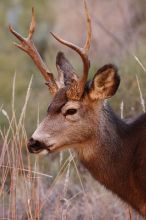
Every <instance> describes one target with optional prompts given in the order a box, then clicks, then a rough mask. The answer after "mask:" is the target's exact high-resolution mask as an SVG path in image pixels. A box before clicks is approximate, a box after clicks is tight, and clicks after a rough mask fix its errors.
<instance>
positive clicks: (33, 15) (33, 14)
mask: <svg viewBox="0 0 146 220" xmlns="http://www.w3.org/2000/svg"><path fill="white" fill-rule="evenodd" d="M35 27H36V20H35V13H34V7H32V17H31V23H30V27H29V33H28V38H29V39H30V40H31V39H32V36H33V33H34V32H35Z"/></svg>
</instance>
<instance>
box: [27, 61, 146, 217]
mask: <svg viewBox="0 0 146 220" xmlns="http://www.w3.org/2000/svg"><path fill="white" fill-rule="evenodd" d="M61 58H62V59H63V57H61ZM58 63H59V61H58ZM66 65H70V64H69V62H68V61H67V59H65V62H64V63H62V61H61V67H60V68H61V69H62V71H63V74H66ZM70 69H71V70H72V68H70ZM68 70H69V68H68ZM68 73H69V72H68ZM71 77H72V71H71ZM67 78H68V79H69V80H70V77H69V76H67V77H66V80H67ZM119 82H120V78H119V76H118V74H117V69H116V68H115V66H114V65H111V64H109V65H105V66H104V67H102V68H101V69H99V70H98V71H97V73H96V74H95V76H94V78H93V80H92V81H89V82H88V83H87V84H86V87H85V90H84V94H83V96H82V98H81V99H80V100H79V101H74V100H69V99H68V98H67V96H66V91H67V90H68V87H67V86H66V87H64V88H62V89H60V90H59V91H58V92H57V94H56V95H55V97H54V99H53V100H52V102H51V104H50V106H49V108H48V116H47V117H46V118H45V119H44V121H43V122H42V123H41V124H40V125H39V127H38V128H37V130H36V131H35V132H34V134H33V135H32V138H31V140H30V142H29V144H28V148H29V150H30V152H33V153H37V152H40V150H43V149H47V150H48V151H49V152H50V153H51V152H54V151H58V150H61V149H65V148H69V147H72V148H74V150H75V151H76V152H77V154H78V157H79V159H80V161H81V162H82V163H83V164H84V166H85V167H86V168H87V169H88V170H89V172H90V173H91V174H92V176H93V177H94V178H95V179H97V180H98V181H99V182H100V183H101V184H103V185H104V186H105V187H106V188H107V189H109V190H111V191H112V192H113V193H115V194H117V195H118V196H119V197H120V198H121V199H122V200H124V201H125V202H127V203H128V204H130V205H131V206H132V207H133V208H134V209H135V210H137V211H138V212H139V213H140V214H141V215H143V216H145V217H146V135H145V134H146V114H143V115H141V116H139V117H138V118H137V119H135V120H133V121H131V122H125V121H124V120H121V119H120V118H119V117H118V116H117V115H116V114H115V113H114V112H113V110H112V109H111V108H110V106H109V105H108V104H107V101H106V100H104V99H106V98H108V97H109V96H112V95H113V94H114V93H115V92H116V90H117V88H118V86H119ZM66 84H67V82H66Z"/></svg>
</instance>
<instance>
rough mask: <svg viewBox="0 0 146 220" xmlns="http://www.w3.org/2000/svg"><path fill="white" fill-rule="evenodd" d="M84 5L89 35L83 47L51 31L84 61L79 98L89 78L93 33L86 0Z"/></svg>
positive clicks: (79, 84)
mask: <svg viewBox="0 0 146 220" xmlns="http://www.w3.org/2000/svg"><path fill="white" fill-rule="evenodd" d="M84 7H85V14H86V26H87V37H86V42H85V45H84V47H83V48H81V47H78V46H77V45H75V44H72V43H70V42H68V41H65V40H63V39H62V38H60V37H58V36H56V35H55V34H54V33H51V34H52V36H53V37H54V38H55V39H56V40H57V41H59V42H60V43H62V44H64V45H65V46H67V47H69V48H71V49H73V50H74V51H76V52H77V53H78V54H79V55H80V57H81V59H82V62H83V75H82V77H81V79H79V81H78V86H77V87H78V90H79V91H78V93H79V98H80V97H81V96H82V94H83V91H84V87H85V84H86V81H87V78H88V72H89V68H90V61H89V59H88V51H89V49H90V43H91V33H92V29H91V19H90V16H89V12H88V8H87V3H86V0H84Z"/></svg>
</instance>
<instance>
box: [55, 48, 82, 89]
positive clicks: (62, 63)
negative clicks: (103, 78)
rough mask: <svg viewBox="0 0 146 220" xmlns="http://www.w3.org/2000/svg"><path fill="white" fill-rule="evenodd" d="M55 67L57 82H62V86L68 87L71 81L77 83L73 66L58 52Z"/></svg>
mask: <svg viewBox="0 0 146 220" xmlns="http://www.w3.org/2000/svg"><path fill="white" fill-rule="evenodd" d="M56 66H57V70H58V75H59V81H63V83H64V85H65V86H66V85H70V84H71V82H72V81H73V80H75V81H77V80H78V76H77V75H76V73H75V70H74V68H73V66H72V65H71V64H70V62H69V61H68V60H67V59H66V57H65V55H64V53H62V52H58V54H57V57H56Z"/></svg>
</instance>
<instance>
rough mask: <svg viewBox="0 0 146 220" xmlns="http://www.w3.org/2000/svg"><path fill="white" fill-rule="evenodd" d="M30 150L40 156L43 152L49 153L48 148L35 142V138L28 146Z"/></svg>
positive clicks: (31, 139)
mask: <svg viewBox="0 0 146 220" xmlns="http://www.w3.org/2000/svg"><path fill="white" fill-rule="evenodd" d="M27 147H28V150H29V152H30V153H34V154H38V153H40V152H41V151H43V150H47V151H48V152H49V149H48V148H47V149H46V146H45V144H44V143H42V142H40V141H38V140H34V139H33V138H30V140H29V141H28V144H27Z"/></svg>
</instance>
